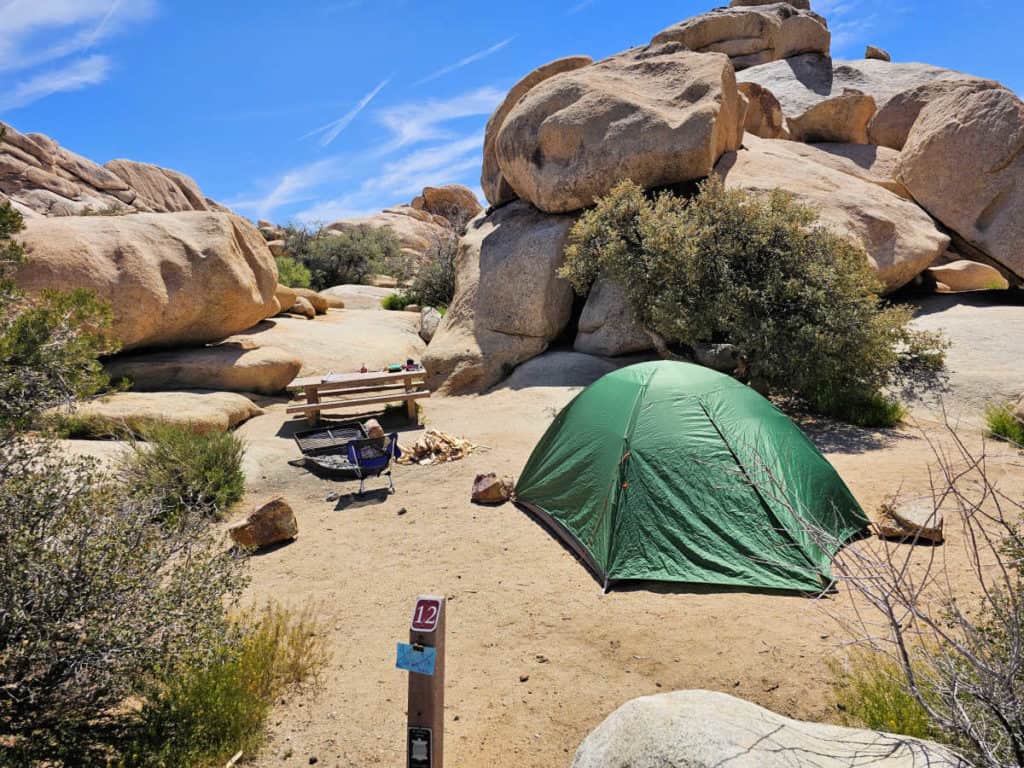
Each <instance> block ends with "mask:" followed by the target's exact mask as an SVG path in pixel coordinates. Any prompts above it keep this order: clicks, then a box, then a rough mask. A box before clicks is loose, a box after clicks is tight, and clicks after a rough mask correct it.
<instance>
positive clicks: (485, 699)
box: [238, 297, 1024, 768]
mask: <svg viewBox="0 0 1024 768" xmlns="http://www.w3.org/2000/svg"><path fill="white" fill-rule="evenodd" d="M412 319H413V318H405V317H402V313H386V312H379V311H374V310H356V311H350V310H345V311H343V312H338V313H332V315H330V316H329V317H328V318H327V322H324V320H325V319H324V318H321V319H319V320H318V321H315V322H312V321H309V322H307V321H304V320H295V321H280V320H275V321H273V325H269V324H264V325H265V326H268V327H264V328H261V329H259V330H257V331H256V332H254V333H250V334H245V335H246V336H249V337H251V338H253V340H256V341H258V342H261V343H272V344H275V345H277V346H286V347H288V346H291V345H296V346H294V347H293V348H294V349H296V351H298V352H300V354H305V355H306V356H307V360H308V362H309V368H310V370H311V372H312V371H315V372H322V371H326V370H331V369H333V370H351V369H353V368H356V367H358V365H359V364H360V363H362V362H367V363H369V364H373V365H376V364H380V363H384V362H391V361H392V360H391V358H394V359H395V361H397V360H400V359H403V358H405V357H406V356H407V355H408V354H410V350H421V349H422V346H420V347H416V343H415V341H414V340H412V339H411V338H410V334H411V329H412V327H413V326H412V325H409V322H410V321H411V320H412ZM919 322H920V323H921V325H922V326H923V327H928V328H939V327H941V328H943V329H944V330H945V331H946V332H947V334H948V335H949V336H950V338H951V340H952V341H953V349H952V351H951V354H950V368H951V376H950V382H949V384H950V389H949V391H948V392H947V393H946V395H945V399H944V402H945V403H946V407H947V409H948V410H950V411H952V412H954V413H955V414H956V415H957V417H958V418H960V419H961V420H962V423H961V429H962V434H964V435H966V436H967V438H968V441H969V442H971V443H972V444H974V445H978V444H980V442H981V424H982V421H981V407H982V405H983V404H984V402H985V401H986V400H987V399H988V396H987V393H996V394H998V395H1002V396H1009V395H1010V394H1018V393H1020V392H1024V362H1022V358H1021V356H1020V355H1019V354H1018V353H1016V352H1014V351H1012V350H1013V347H1014V345H1013V343H1011V342H1010V340H1011V339H1020V338H1024V307H1021V306H1014V305H1012V304H1005V303H1004V304H993V303H992V302H991V301H989V300H987V299H986V300H984V301H982V300H973V299H972V300H969V301H967V302H964V301H951V300H949V299H947V298H939V297H937V298H934V299H928V300H926V301H925V302H924V306H923V312H922V315H921V319H920V320H919ZM374 355H376V356H374ZM332 356H333V357H332ZM416 356H417V357H418V352H417V354H416ZM363 358H366V360H364V359H363ZM613 367H614V366H613V364H611V363H606V362H604V361H599V360H595V359H594V358H588V357H585V356H580V355H573V354H571V353H565V352H555V353H549V354H548V355H547V356H545V357H543V358H540V359H538V360H535V361H532V362H531V363H529V364H527V365H524V366H521V367H520V368H519V369H518V370H517V371H516V373H515V374H514V375H513V377H512V378H511V379H510V380H509V381H508V382H506V383H505V385H504V386H501V387H499V388H498V389H496V390H495V391H492V392H490V393H488V394H485V395H479V396H469V397H459V398H434V399H431V400H429V401H425V403H424V406H423V411H424V418H423V422H424V423H425V425H426V426H427V427H432V428H437V429H441V430H443V431H446V432H449V433H452V434H455V435H460V436H463V437H466V438H468V439H470V440H471V441H473V442H474V443H476V444H478V445H479V446H480V448H479V450H478V451H477V452H475V453H474V454H472V455H471V456H470V457H468V458H466V459H465V460H462V461H459V462H455V463H451V464H444V465H437V466H412V467H406V466H400V467H398V468H397V469H396V471H395V483H396V486H397V492H396V493H395V494H394V495H392V496H388V495H386V494H373V493H370V494H368V495H367V497H366V498H364V499H362V500H360V499H357V498H356V497H355V496H353V492H354V491H355V490H357V489H358V484H357V483H339V482H333V481H328V480H322V479H318V478H317V477H315V476H313V475H311V474H309V473H308V472H306V471H305V470H303V469H299V468H296V467H292V466H290V465H289V464H288V463H287V462H288V460H290V459H293V458H296V457H297V456H298V455H299V453H298V450H297V448H296V446H295V443H294V442H293V440H292V437H291V436H292V434H293V433H294V432H295V431H296V430H297V429H302V428H304V422H295V421H292V420H289V419H288V418H287V417H286V414H285V413H284V408H285V406H284V401H273V400H262V401H261V404H262V405H264V407H265V408H266V409H267V412H266V415H264V416H261V417H258V418H256V419H253V420H251V421H249V422H248V423H246V424H245V425H243V426H242V427H241V428H240V429H239V434H240V435H241V436H242V437H243V438H244V439H245V441H246V443H247V445H248V454H247V459H246V472H247V476H248V478H249V487H248V494H247V499H246V500H245V502H244V503H243V505H242V506H241V507H240V509H239V511H238V512H239V516H241V515H243V514H245V513H246V512H247V511H248V510H249V509H251V508H252V506H253V505H255V504H258V503H260V502H262V501H264V500H266V499H268V498H270V497H273V496H276V495H283V496H285V498H287V499H288V500H289V501H290V502H291V504H292V505H293V507H294V508H295V510H296V512H297V515H298V518H299V526H300V534H299V537H298V538H297V539H296V540H295V541H294V542H292V543H291V544H288V545H286V546H282V547H280V548H277V549H273V550H270V551H268V552H266V553H263V554H260V555H257V556H255V557H253V558H252V574H253V580H252V584H251V587H250V589H249V591H248V594H247V595H246V600H247V601H248V602H252V603H255V604H259V603H262V602H264V601H267V600H276V601H279V602H281V603H284V604H286V605H288V606H292V607H295V608H299V609H301V608H304V607H307V606H311V607H313V609H314V610H315V611H316V613H317V615H318V617H319V619H320V620H321V622H322V623H323V627H324V633H325V635H324V640H325V642H326V644H327V646H328V647H329V649H330V652H331V655H332V658H331V661H330V663H329V664H328V666H327V668H326V670H325V671H324V673H323V676H322V681H321V682H322V685H321V686H320V688H319V690H315V691H314V690H307V691H304V692H298V693H296V694H294V695H290V696H288V697H287V698H285V699H284V700H282V701H281V702H280V703H279V705H278V706H277V707H276V708H275V710H274V712H273V715H272V718H271V737H270V740H269V743H268V744H267V745H266V747H265V749H264V751H263V752H262V753H261V754H260V755H259V756H256V757H255V758H254V759H253V761H252V764H253V765H257V766H299V765H308V764H309V762H310V758H311V757H312V756H316V757H317V758H318V764H319V765H325V766H346V767H348V766H352V767H356V766H358V767H360V768H362V767H364V766H373V765H382V766H395V765H401V764H403V762H404V753H403V740H404V727H405V700H406V678H407V675H406V673H404V672H401V671H398V670H396V669H395V666H394V662H395V644H396V642H400V641H403V642H404V641H405V640H406V639H407V635H408V623H409V614H410V612H411V609H412V606H413V602H414V599H415V597H416V596H417V595H418V594H423V593H434V594H445V595H447V596H448V600H449V603H448V635H447V648H448V654H447V694H446V695H447V708H446V715H445V741H446V761H447V764H448V765H451V766H490V767H494V768H501V767H503V766H509V767H510V768H511V767H512V766H516V768H533V767H536V768H551V767H552V766H568V765H569V763H570V762H571V759H572V754H573V752H574V751H575V749H576V747H577V746H578V744H579V743H580V741H581V740H582V739H583V737H584V736H585V735H586V734H587V733H588V732H589V731H590V730H591V729H592V728H593V727H594V726H596V725H597V724H598V723H599V722H600V721H601V720H602V719H604V717H605V716H607V715H608V714H609V713H610V712H611V711H612V710H614V709H615V708H616V707H618V706H619V705H620V704H622V703H624V702H625V701H627V700H629V699H632V698H634V697H637V696H642V695H646V694H654V693H658V692H665V691H671V690H675V689H693V688H704V689H712V690H718V691H725V692H727V693H730V694H733V695H737V696H740V697H743V698H746V699H749V700H752V701H755V702H757V703H758V704H761V705H763V706H766V707H769V708H771V709H773V710H775V711H777V712H780V713H783V714H785V715H789V716H794V717H799V718H805V719H814V720H825V721H837V720H838V713H837V711H836V708H835V703H834V697H833V693H832V691H831V689H830V680H831V679H832V677H833V675H832V672H831V671H830V667H829V661H830V660H831V659H834V658H841V657H842V655H843V653H844V651H843V649H842V644H843V642H844V641H845V640H846V637H845V636H844V634H843V632H842V630H841V628H840V627H839V626H838V625H837V623H836V622H835V621H834V620H833V618H831V617H830V613H835V612H836V611H842V610H843V606H844V605H845V603H846V600H847V598H848V595H847V594H846V590H845V589H840V593H839V594H838V595H835V596H833V597H829V598H825V599H821V600H813V599H809V598H807V597H802V596H797V595H786V594H768V593H757V592H744V591H729V590H716V589H705V588H698V589H695V588H692V587H686V586H681V587H677V586H665V585H661V586H657V585H655V586H651V585H647V586H642V587H637V588H630V589H622V590H618V591H613V592H611V593H609V594H603V593H602V590H601V588H600V586H599V585H598V584H597V583H596V582H595V581H594V579H593V578H592V577H591V576H590V575H589V574H588V572H587V571H586V570H585V569H584V568H583V567H582V566H581V565H580V564H579V563H578V562H577V561H576V560H575V559H574V557H573V556H572V555H571V554H569V553H568V552H567V551H566V550H565V549H564V548H563V547H562V546H561V545H560V544H559V543H558V542H557V541H556V540H555V539H554V538H552V537H551V536H550V535H549V534H548V533H547V532H546V531H545V530H544V529H543V528H541V527H540V526H539V525H537V524H536V523H535V522H533V521H532V520H531V519H530V518H529V517H528V516H527V515H525V514H524V513H523V512H521V511H519V510H518V509H517V508H516V507H515V506H513V505H511V504H506V505H504V506H501V507H497V508H485V507H478V506H474V505H472V504H470V502H469V492H470V487H471V485H472V482H473V478H474V476H475V475H476V474H477V473H480V472H496V473H498V474H499V475H502V474H504V475H510V476H516V475H517V474H518V473H519V472H520V471H521V470H522V467H523V465H524V464H525V462H526V460H527V458H528V456H529V454H530V452H531V450H532V448H533V446H534V445H535V443H536V442H537V440H538V439H539V438H540V436H541V435H542V434H543V432H544V430H545V429H546V428H547V426H548V425H549V424H550V422H551V420H552V419H553V418H554V416H555V414H556V413H557V412H558V410H559V409H560V408H561V407H563V406H564V405H565V404H566V403H568V402H569V400H570V399H571V398H572V397H573V396H574V395H575V393H577V392H578V391H579V389H580V388H581V387H583V386H585V385H586V384H588V383H590V382H591V381H593V380H595V379H596V378H598V377H599V376H600V375H602V374H603V373H605V372H607V371H608V370H611V369H612V368H613ZM395 419H396V420H395V421H394V422H393V424H394V426H395V428H397V429H399V430H400V431H401V435H400V442H402V443H410V442H412V441H413V440H414V439H415V438H416V437H417V436H418V434H419V430H420V429H421V428H420V427H417V426H412V425H408V424H406V423H405V422H404V420H403V419H402V418H401V417H400V416H396V417H395ZM910 422H911V423H910V424H908V425H907V426H905V427H903V428H900V429H897V430H887V431H871V430H861V429H855V428H852V427H846V426H841V425H836V424H832V423H830V422H824V423H822V422H817V423H808V424H806V428H807V430H808V432H809V434H810V435H811V436H812V438H813V439H814V440H815V441H816V442H817V444H818V445H819V447H820V448H821V449H822V451H823V452H824V453H825V454H826V455H827V457H828V458H829V459H830V460H831V461H832V462H833V464H834V465H835V467H836V469H837V470H838V471H839V472H840V474H841V475H842V476H843V478H844V479H845V480H846V482H847V483H848V484H849V486H850V488H851V489H852V491H853V492H854V494H855V495H856V496H857V498H858V499H859V500H860V502H861V504H862V505H863V507H864V509H865V510H866V511H868V513H869V515H870V514H874V513H875V512H876V510H877V509H878V506H879V505H880V504H881V503H882V502H883V501H885V500H887V499H888V498H890V497H891V496H892V495H893V494H896V493H897V492H902V493H903V494H925V493H927V490H928V487H929V467H930V466H933V465H934V458H933V454H932V449H931V448H930V446H929V443H928V438H931V439H935V438H938V439H941V438H942V434H943V432H942V424H941V417H939V416H938V411H937V408H936V405H935V402H934V401H933V402H931V403H921V404H918V405H917V406H915V409H914V412H913V416H912V418H911V420H910ZM386 426H387V425H386ZM990 449H991V450H993V451H994V453H995V455H994V457H993V459H992V466H993V467H994V471H995V473H996V474H997V475H998V476H999V477H1000V478H1001V482H1003V483H1004V485H1005V486H1006V488H1007V489H1008V490H1010V491H1011V492H1013V493H1016V494H1017V495H1018V497H1020V496H1021V495H1022V494H1024V472H1022V471H1021V468H1022V460H1021V457H1020V456H1019V455H1018V454H1016V453H1015V452H1013V451H1010V450H1008V449H1007V448H1006V447H1005V446H991V445H990ZM368 485H369V487H370V488H371V489H372V488H382V487H384V486H385V485H386V482H385V481H370V482H369V484H368ZM332 492H338V493H341V494H342V495H341V497H340V499H338V500H336V501H327V500H326V499H327V497H328V495H329V494H330V493H332ZM862 545H865V546H866V545H867V544H866V543H865V544H862ZM962 545H963V542H962V539H961V537H960V535H959V531H958V530H957V529H956V527H955V526H953V527H951V528H950V530H949V531H948V541H947V544H946V545H945V546H944V547H943V548H941V553H942V556H943V557H944V558H945V559H946V561H947V567H948V568H949V569H950V571H951V573H952V574H953V578H954V580H957V579H960V580H963V579H964V576H965V574H966V559H965V557H964V554H963V553H964V550H963V546H962ZM893 546H905V545H893ZM927 556H928V551H927V550H924V549H923V548H922V551H921V554H920V557H921V558H922V559H923V558H925V557H927ZM524 678H525V679H524Z"/></svg>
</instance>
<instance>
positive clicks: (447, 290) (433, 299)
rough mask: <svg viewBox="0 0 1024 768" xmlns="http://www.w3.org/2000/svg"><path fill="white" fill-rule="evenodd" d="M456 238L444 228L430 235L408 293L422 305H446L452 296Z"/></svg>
mask: <svg viewBox="0 0 1024 768" xmlns="http://www.w3.org/2000/svg"><path fill="white" fill-rule="evenodd" d="M458 252H459V238H458V237H457V236H456V235H455V233H454V231H453V232H450V233H448V232H445V233H443V234H440V235H438V236H437V237H435V238H434V240H433V242H432V243H431V245H430V248H429V249H427V252H426V253H425V254H424V258H423V263H422V265H421V266H420V271H419V272H417V273H416V277H415V278H414V279H413V283H412V288H411V289H410V294H411V296H412V297H413V298H414V299H415V301H414V302H412V303H415V304H420V305H422V306H424V307H447V306H448V305H449V304H451V302H452V299H453V298H454V297H455V258H456V256H457V255H458Z"/></svg>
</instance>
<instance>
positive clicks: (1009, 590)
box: [809, 424, 1024, 768]
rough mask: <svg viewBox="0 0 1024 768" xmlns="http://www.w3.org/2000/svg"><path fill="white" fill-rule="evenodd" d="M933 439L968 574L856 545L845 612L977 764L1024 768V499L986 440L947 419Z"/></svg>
mask: <svg viewBox="0 0 1024 768" xmlns="http://www.w3.org/2000/svg"><path fill="white" fill-rule="evenodd" d="M932 445H933V452H934V456H935V462H936V466H935V468H934V469H933V470H931V471H930V473H929V475H930V478H931V484H932V488H933V505H934V507H935V508H936V509H941V510H942V511H943V513H944V514H945V517H946V526H947V530H949V529H950V528H953V529H955V530H958V531H960V536H961V538H962V540H963V542H964V543H965V548H966V553H967V561H966V566H967V567H966V569H965V573H963V574H960V575H958V577H957V579H956V581H955V582H954V580H953V579H950V578H949V576H948V574H946V573H943V568H944V566H945V558H943V557H942V556H941V554H937V553H936V550H938V549H940V548H937V547H933V548H931V549H930V550H928V551H926V552H925V553H922V552H920V551H915V550H918V548H916V547H902V548H898V549H897V548H892V547H887V546H884V545H878V546H874V547H871V546H858V547H847V548H846V549H844V550H843V551H842V552H841V554H840V555H839V557H837V559H836V561H835V572H836V574H837V577H838V580H839V581H840V582H842V583H844V584H846V585H847V586H848V587H849V590H848V593H849V594H850V595H851V596H852V597H853V598H854V599H856V600H857V601H858V603H859V607H858V608H857V609H855V610H853V611H851V612H849V613H845V612H843V613H841V612H839V611H836V613H835V617H836V619H837V620H838V621H840V622H841V623H842V624H843V625H844V626H845V628H846V630H847V632H848V633H849V634H850V636H851V637H852V638H853V640H854V641H855V642H856V643H857V644H859V645H860V646H861V647H862V648H865V649H866V650H867V651H868V652H870V653H873V654H881V655H883V656H884V658H885V659H886V660H887V662H886V669H895V670H898V673H899V675H900V677H901V681H902V684H903V685H902V689H903V690H904V691H906V692H907V693H908V694H909V695H910V696H911V697H912V698H913V699H914V700H915V701H916V703H917V704H918V706H919V707H920V708H921V709H922V710H923V711H924V712H925V713H926V716H927V720H928V724H929V727H930V729H931V730H932V732H933V733H935V734H936V735H937V736H938V737H939V738H941V740H943V741H945V742H947V743H949V744H950V745H952V746H954V747H955V748H956V749H957V750H959V751H960V752H961V753H963V754H964V755H965V757H967V759H968V760H969V761H970V763H969V764H970V765H976V766H979V767H981V768H1005V767H1006V766H1022V765H1024V707H1022V706H1021V702H1024V600H1022V599H1021V586H1022V581H1024V522H1022V521H1024V501H1022V500H1020V499H1016V498H1013V497H1011V496H1009V495H1008V494H1007V493H1006V492H1005V491H1004V490H1003V489H1002V488H1001V487H999V484H998V483H997V482H996V480H995V478H994V477H993V476H992V475H991V474H990V470H991V467H992V462H991V459H990V457H988V456H986V453H985V449H984V447H982V448H981V449H980V450H979V449H977V448H970V447H968V446H967V445H966V444H965V443H964V441H963V440H962V439H961V437H960V436H959V435H958V434H957V432H956V430H955V429H953V428H952V427H950V426H948V424H947V430H946V439H945V440H944V441H942V442H941V443H940V442H939V441H938V440H937V439H934V440H933V442H932ZM809 533H810V535H812V536H815V538H817V539H819V540H820V541H821V543H822V544H823V545H826V546H834V545H835V544H837V542H834V541H832V542H829V541H828V537H827V535H826V534H823V533H822V532H821V531H817V532H815V531H810V532H809ZM946 546H949V544H948V543H947V544H946ZM865 606H868V607H869V608H868V609H865ZM869 695H870V696H871V697H872V698H877V695H875V694H869ZM901 706H902V705H901Z"/></svg>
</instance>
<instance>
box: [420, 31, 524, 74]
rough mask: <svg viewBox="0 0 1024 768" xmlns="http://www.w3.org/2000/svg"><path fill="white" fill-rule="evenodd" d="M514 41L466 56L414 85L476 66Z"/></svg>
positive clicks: (497, 44)
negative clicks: (471, 65) (475, 64)
mask: <svg viewBox="0 0 1024 768" xmlns="http://www.w3.org/2000/svg"><path fill="white" fill-rule="evenodd" d="M513 40H515V38H514V37H509V38H506V39H504V40H502V41H501V42H500V43H495V44H494V45H492V46H491V47H490V48H485V49H484V50H482V51H477V52H476V53H471V54H470V55H469V56H466V57H465V58H464V59H459V60H458V61H457V62H455V63H454V64H449V65H448V66H447V67H442V68H441V69H439V70H437V71H436V72H431V73H430V74H429V75H427V76H426V77H424V78H423V79H422V80H417V81H416V82H415V83H413V85H423V84H424V83H429V82H430V81H431V80H437V79H438V78H439V77H444V76H445V75H448V74H451V73H452V72H455V71H456V70H459V69H462V68H463V67H468V66H469V65H470V64H474V63H476V62H478V61H480V60H481V59H486V58H487V57H488V56H490V55H492V54H495V53H497V52H498V51H500V50H501V49H502V48H504V47H505V46H507V45H508V44H509V43H511V42H512V41H513Z"/></svg>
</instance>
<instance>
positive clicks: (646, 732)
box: [572, 691, 969, 768]
mask: <svg viewBox="0 0 1024 768" xmlns="http://www.w3.org/2000/svg"><path fill="white" fill-rule="evenodd" d="M726 765H727V766H729V768H793V767H794V766H806V767H807V768H861V767H862V766H868V765H870V766H871V767H872V768H921V766H928V767H929V768H969V767H968V764H967V763H966V762H965V761H964V760H962V759H961V758H959V757H957V756H956V755H955V754H953V753H952V752H950V751H948V750H947V749H945V748H944V747H941V746H939V745H938V744H933V743H931V742H927V741H922V740H919V739H913V738H910V737H908V736H895V735H892V734H887V733H879V732H876V731H868V730H859V729H855V728H843V727H840V726H837V725H826V724H822V723H807V722H801V721H799V720H791V719H789V718H788V717H783V716H782V715H777V714H775V713H774V712H771V711H769V710H767V709H764V708H762V707H759V706H757V705H756V704H752V703H750V702H747V701H743V700H742V699H737V698H733V697H732V696H728V695H726V694H724V693H714V692H711V691H677V692H675V693H665V694H661V695H659V696H645V697H643V698H639V699H634V700H633V701H629V702H627V703H626V704H623V705H622V706H621V707H619V708H618V709H617V710H615V712H613V713H612V714H611V715H609V716H608V718H607V719H606V720H605V721H604V722H603V723H601V724H600V725H599V726H597V728H595V729H594V730H593V731H592V732H591V733H590V735H589V736H587V738H586V739H585V740H584V741H583V743H582V744H581V745H580V747H579V749H578V750H577V751H576V757H575V759H574V760H573V763H572V768H610V767H611V766H616V767H617V766H629V768H718V767H719V766H726Z"/></svg>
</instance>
